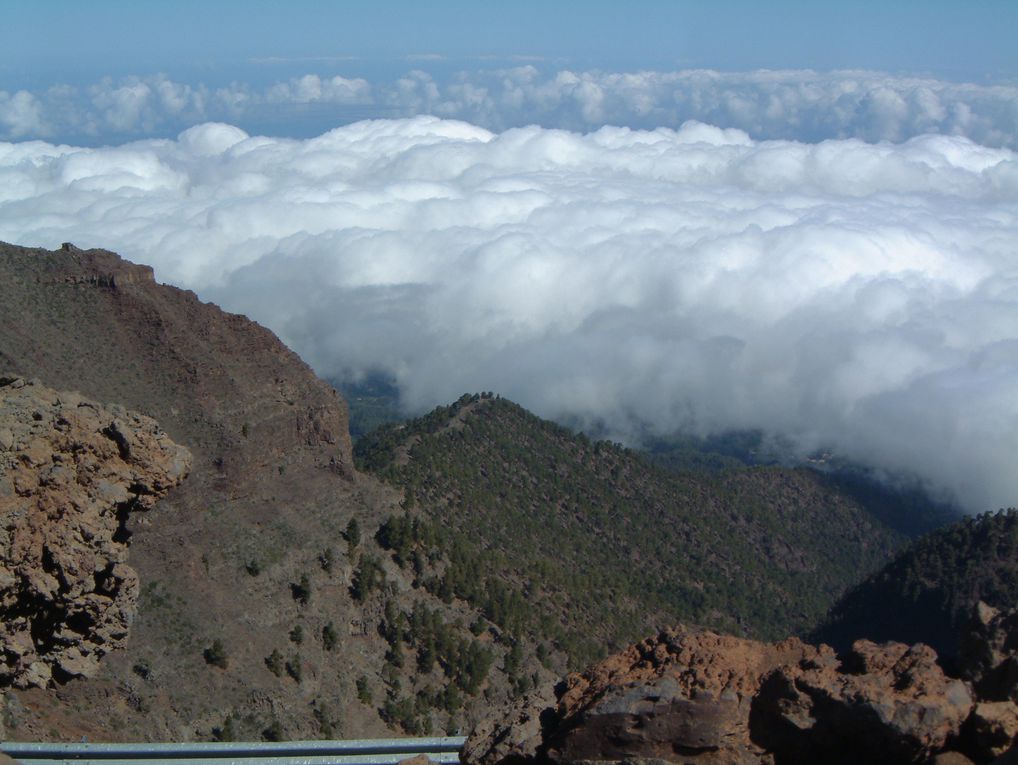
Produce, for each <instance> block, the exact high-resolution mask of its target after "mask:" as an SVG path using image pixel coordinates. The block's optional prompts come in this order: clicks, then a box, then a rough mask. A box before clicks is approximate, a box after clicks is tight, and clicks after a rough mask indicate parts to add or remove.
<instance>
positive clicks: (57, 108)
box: [0, 65, 1018, 148]
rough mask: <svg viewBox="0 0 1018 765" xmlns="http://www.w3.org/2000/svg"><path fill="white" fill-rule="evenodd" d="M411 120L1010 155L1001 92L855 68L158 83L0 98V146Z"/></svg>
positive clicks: (1011, 91)
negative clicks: (924, 141)
mask: <svg viewBox="0 0 1018 765" xmlns="http://www.w3.org/2000/svg"><path fill="white" fill-rule="evenodd" d="M422 114H432V115H437V116H440V117H444V118H450V119H460V120H466V121H469V122H471V123H472V124H476V125H481V126H483V127H485V128H487V129H490V130H496V131H503V130H505V129H507V128H510V127H520V126H525V125H531V124H536V125H541V126H542V127H547V128H562V129H568V130H576V131H581V132H587V131H590V130H595V129H597V128H599V127H601V126H603V125H625V126H628V127H631V128H641V129H653V128H656V127H672V128H677V127H679V126H680V125H682V123H683V122H685V121H686V120H689V119H695V120H698V121H701V122H707V123H710V124H713V125H719V126H721V127H733V128H738V129H740V130H744V131H746V132H748V133H749V134H750V135H751V136H752V137H753V138H755V139H771V138H787V139H794V140H801V141H810V142H814V141H819V140H823V139H827V138H860V139H863V140H865V141H871V142H873V141H894V142H900V141H904V140H906V139H908V138H911V137H915V136H918V135H922V134H925V133H940V134H944V135H959V136H965V137H967V138H970V139H972V140H973V141H975V142H976V143H980V144H983V145H987V146H1004V147H1009V148H1018V87H1015V86H1013V85H990V86H987V85H973V84H963V83H951V82H944V81H941V80H936V79H929V78H919V77H897V76H892V75H888V74H884V73H880V72H867V71H837V72H815V71H810V70H791V71H756V72H729V73H723V72H716V71H710V70H685V71H676V72H630V73H610V72H609V73H606V72H597V71H594V72H573V71H569V70H558V71H554V70H551V71H546V70H543V69H539V68H537V67H535V66H533V65H527V66H520V67H515V68H508V69H490V70H479V71H471V72H460V73H458V74H453V75H450V76H438V75H436V74H434V73H429V72H426V71H423V70H414V71H411V72H408V73H407V74H405V75H404V76H401V77H398V78H396V79H395V80H391V81H377V82H369V81H368V80H365V79H363V78H357V77H344V76H340V75H335V74H329V75H322V74H316V73H308V74H305V75H303V76H300V77H295V78H292V79H288V80H282V81H279V82H275V83H273V84H270V85H267V86H263V87H256V86H253V85H251V84H249V83H243V82H241V83H232V84H230V85H226V86H221V87H210V86H207V85H204V84H200V83H198V84H194V83H191V84H188V83H181V82H175V81H172V80H170V79H168V78H167V77H165V76H161V75H157V76H151V77H129V78H124V79H120V80H113V79H110V78H107V79H104V80H101V81H99V82H97V83H95V84H93V85H91V86H88V87H71V86H69V85H56V86H53V87H51V88H48V89H47V90H45V91H41V92H29V91H26V90H19V91H16V92H6V91H0V138H7V139H12V140H24V139H30V138H42V139H49V140H57V141H83V142H86V143H90V144H94V143H104V142H118V141H121V140H125V139H128V138H139V137H161V136H168V135H175V134H176V133H177V132H178V131H180V130H182V129H184V128H186V127H188V126H190V125H193V124H195V123H196V122H203V121H207V120H221V121H227V122H230V123H232V124H239V125H242V126H246V127H247V128H248V129H249V130H255V131H258V132H267V133H269V134H279V133H285V134H287V135H291V136H294V137H301V136H307V135H312V134H317V133H320V132H322V131H324V130H326V129H328V128H331V127H334V126H336V125H337V124H342V123H347V122H353V121H356V120H360V119H364V118H377V117H411V116H415V115H422ZM294 130H296V131H297V132H296V133H294V132H292V131H294Z"/></svg>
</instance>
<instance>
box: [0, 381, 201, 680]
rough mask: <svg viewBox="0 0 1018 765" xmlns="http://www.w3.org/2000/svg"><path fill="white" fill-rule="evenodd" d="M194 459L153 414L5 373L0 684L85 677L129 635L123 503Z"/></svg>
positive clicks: (179, 474)
mask: <svg viewBox="0 0 1018 765" xmlns="http://www.w3.org/2000/svg"><path fill="white" fill-rule="evenodd" d="M190 465H191V454H190V452H188V450H187V449H186V448H184V447H182V446H178V445H177V444H175V443H174V442H173V441H172V440H170V438H169V436H167V435H166V434H165V433H164V432H163V431H162V430H161V429H160V428H159V426H158V425H157V424H156V422H155V421H154V420H152V419H150V418H148V417H144V416H142V415H139V414H136V413H134V412H129V411H127V410H126V409H124V408H122V407H119V406H112V407H106V406H102V405H101V404H98V403H96V402H94V401H90V400H88V399H85V398H83V397H82V396H80V395H78V394H76V393H58V392H56V391H54V390H52V389H50V388H47V387H45V386H43V385H41V384H39V383H37V382H26V381H25V380H23V379H21V378H18V377H16V376H12V375H0V652H2V653H0V655H2V659H3V661H2V663H0V685H14V686H17V687H22V688H23V687H26V686H45V685H47V684H48V683H49V682H51V681H52V680H67V679H69V678H72V677H82V676H85V677H87V676H90V675H93V674H95V672H96V670H97V669H98V667H99V660H100V659H101V658H102V657H103V656H104V655H105V654H107V653H109V652H110V651H112V650H114V649H116V648H120V647H122V646H123V645H124V644H125V642H126V640H127V636H128V631H129V628H130V624H131V621H132V619H133V617H134V614H135V610H136V606H137V600H138V589H139V585H138V577H137V574H136V573H135V571H134V569H132V568H131V567H130V566H128V565H127V541H128V537H129V534H128V533H127V531H126V528H125V524H126V521H127V514H128V513H129V512H130V511H134V510H147V509H149V508H150V507H152V505H153V504H155V502H156V501H157V500H158V499H159V498H160V497H162V496H163V495H165V494H166V492H167V491H169V490H170V489H171V488H172V487H174V486H176V485H177V484H179V483H180V482H181V481H182V480H183V479H184V478H185V477H186V476H187V473H188V470H189V468H190Z"/></svg>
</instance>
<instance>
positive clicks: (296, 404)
mask: <svg viewBox="0 0 1018 765" xmlns="http://www.w3.org/2000/svg"><path fill="white" fill-rule="evenodd" d="M0 370H9V371H11V372H13V373H16V374H18V375H21V376H23V377H26V378H32V377H35V378H39V379H41V380H42V381H44V382H45V383H46V384H47V385H50V386H51V387H55V388H59V389H63V390H76V391H78V392H80V393H81V394H83V395H85V396H87V397H89V398H92V399H96V400H98V401H102V402H115V403H117V404H121V405H124V406H127V407H129V408H130V409H133V410H137V411H139V412H141V413H143V414H145V415H148V416H151V417H154V418H155V419H156V420H157V421H158V422H159V424H160V425H161V426H162V427H163V428H164V429H165V430H166V432H167V433H168V434H169V435H170V437H171V438H172V439H173V440H174V441H176V442H177V443H179V444H182V445H184V446H186V447H187V448H189V449H190V450H191V452H192V454H193V457H194V459H193V467H192V472H191V475H190V477H189V479H188V480H187V481H186V482H185V483H184V484H183V485H181V486H180V487H178V488H176V489H174V490H173V491H171V492H170V493H169V495H168V496H167V497H166V499H164V500H163V501H161V502H160V503H159V504H158V505H156V507H155V508H154V509H153V510H152V511H150V512H149V513H146V514H145V515H144V516H142V517H138V518H134V519H131V520H130V521H129V526H128V528H129V531H130V532H131V543H130V551H129V559H130V564H131V566H132V567H133V568H134V569H135V570H136V571H137V573H138V577H139V580H140V583H141V591H140V597H139V602H138V615H137V617H136V618H135V619H134V622H133V624H132V626H131V634H130V637H129V639H128V644H127V647H126V649H125V650H123V651H118V652H114V653H111V654H109V655H108V656H107V657H106V658H105V659H104V660H103V662H102V663H101V665H100V671H99V673H98V674H97V675H96V676H95V677H94V678H89V679H85V680H74V681H72V682H69V683H67V684H65V685H60V686H58V687H57V688H55V689H35V690H28V691H9V692H8V694H7V702H6V714H5V715H3V716H2V717H0V719H4V720H6V721H7V731H6V733H7V736H9V737H12V738H14V737H16V738H21V739H36V740H40V739H54V738H64V739H72V740H76V739H78V738H79V737H80V736H82V735H87V736H88V737H89V738H90V739H92V740H117V739H122V740H132V739H134V740H145V739H147V740H191V739H208V738H210V737H213V736H220V737H230V736H236V737H238V738H247V739H251V738H254V739H257V738H259V737H262V736H265V737H269V738H277V737H285V738H313V737H316V736H321V735H331V736H339V735H347V736H365V737H370V736H379V735H391V734H392V733H393V731H396V730H401V729H404V730H419V731H423V730H435V731H436V732H441V731H442V730H445V729H450V730H456V729H457V728H460V727H463V726H465V725H468V724H469V722H470V720H471V719H473V717H472V716H473V715H474V714H475V711H474V710H476V709H478V708H479V707H480V706H481V705H482V704H483V703H484V700H483V698H482V697H481V696H480V694H481V693H482V692H485V693H489V694H491V695H492V697H493V698H496V699H497V698H499V697H500V696H502V697H504V695H505V693H506V692H507V686H506V684H505V682H504V681H502V680H500V679H499V678H502V677H504V673H502V672H501V669H500V667H501V657H502V656H503V655H504V654H506V653H507V652H508V650H509V647H508V646H506V645H504V644H496V643H495V642H494V641H493V640H492V639H491V638H490V636H488V635H485V634H478V635H475V634H472V633H471V632H470V631H469V630H468V629H467V626H466V625H467V624H470V623H472V622H473V621H474V620H475V619H476V611H474V610H473V609H470V608H468V607H465V606H464V604H444V603H442V602H441V601H440V600H439V599H438V598H437V597H435V596H433V595H431V594H429V593H428V592H426V591H425V590H423V589H421V590H414V589H413V588H412V587H411V585H410V582H409V580H408V578H407V577H405V576H404V575H403V574H402V572H401V571H400V570H399V569H398V567H396V566H395V565H394V564H393V563H391V562H390V561H388V560H386V559H385V557H384V556H383V555H382V551H381V550H380V549H379V548H378V546H377V545H376V544H375V542H374V541H373V539H372V537H373V536H374V533H375V529H376V528H377V527H378V525H379V523H380V522H381V521H382V520H383V519H384V518H385V517H387V515H389V514H391V513H392V512H394V511H396V510H397V509H398V504H397V503H398V500H399V495H398V494H397V493H396V492H394V491H392V490H391V489H389V488H386V487H384V486H382V485H380V484H379V483H378V482H377V481H376V480H375V479H373V478H370V477H367V476H363V475H360V474H358V473H356V472H355V471H354V470H353V466H352V457H351V452H350V440H349V435H348V432H347V415H346V407H345V404H344V402H343V401H342V399H341V398H339V396H338V395H337V394H336V393H335V392H334V391H333V390H332V389H331V388H330V387H329V386H328V385H326V384H325V383H324V382H322V381H321V380H319V379H317V378H316V377H315V376H314V374H313V373H312V372H311V370H310V369H309V368H308V367H307V366H306V365H305V364H304V363H303V362H302V361H301V360H300V359H299V358H298V357H297V356H296V355H295V354H294V353H292V352H291V351H289V350H288V349H287V348H286V347H284V346H283V345H282V343H280V342H279V340H278V339H277V338H276V337H275V336H274V335H272V333H270V332H269V331H268V330H266V329H264V328H263V327H260V326H258V325H257V324H255V323H254V322H251V321H249V320H248V319H246V318H244V317H242V316H236V315H231V314H226V313H224V312H222V311H221V310H220V309H219V308H217V307H216V306H214V305H211V304H205V303H202V302H201V301H199V300H198V299H197V297H196V296H195V295H194V294H192V293H189V292H185V291H182V290H178V289H175V288H173V287H169V286H165V285H159V284H156V282H155V281H154V279H153V274H152V271H151V269H149V268H147V267H144V266H136V265H134V264H131V263H128V262H126V261H123V260H121V259H120V258H119V257H117V256H116V255H114V254H113V253H109V252H105V251H101V250H91V251H87V252H85V251H81V250H78V249H76V248H74V247H72V246H65V247H64V249H63V250H61V251H54V252H49V251H46V250H33V249H27V248H21V247H16V246H12V245H0ZM357 528H359V529H362V530H363V533H354V531H355V530H356V529H357ZM355 587H357V588H358V591H357V592H356V593H355V592H354V588H355ZM415 616H416V621H414V618H413V617H415ZM411 623H412V625H411ZM383 624H384V625H385V626H386V629H385V630H384V632H385V634H384V635H383V634H381V633H382V632H383V630H382V629H381V628H382V627H383ZM412 627H415V628H416V631H415V630H414V629H413V628H412ZM425 637H427V638H430V639H431V640H433V641H437V644H438V645H437V647H436V649H435V651H433V652H432V653H433V654H437V655H435V656H433V658H432V662H431V666H423V667H419V666H418V663H417V662H415V661H414V654H415V653H416V652H417V651H418V650H419V647H418V643H423V642H425ZM397 652H398V653H400V657H397V656H396V653H397ZM403 653H406V654H407V655H406V656H405V657H403V656H402V654H403ZM482 659H483V660H484V661H482ZM397 664H400V665H401V666H397ZM422 664H425V663H422ZM468 665H469V666H468ZM464 667H466V668H467V669H469V670H470V671H467V670H466V669H464ZM482 668H483V669H484V672H483V673H482V672H481V669H482ZM532 671H534V672H541V671H543V670H542V669H541V668H540V667H539V666H537V667H534V668H533V669H532ZM450 688H451V690H450ZM0 690H2V689H0ZM418 699H420V701H419V702H418Z"/></svg>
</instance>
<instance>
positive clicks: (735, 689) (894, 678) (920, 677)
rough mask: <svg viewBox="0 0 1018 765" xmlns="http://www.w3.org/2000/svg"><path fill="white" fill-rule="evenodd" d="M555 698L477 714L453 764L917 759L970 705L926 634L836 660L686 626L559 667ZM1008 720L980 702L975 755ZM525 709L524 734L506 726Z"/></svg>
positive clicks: (729, 764) (1000, 739) (1000, 745)
mask: <svg viewBox="0 0 1018 765" xmlns="http://www.w3.org/2000/svg"><path fill="white" fill-rule="evenodd" d="M556 695H557V699H556V700H555V702H554V705H551V704H549V703H547V700H545V701H542V702H541V703H540V704H537V705H531V706H530V707H529V709H528V708H527V707H526V706H525V705H524V706H523V707H520V708H516V709H514V710H513V713H512V714H511V715H510V716H508V717H506V716H502V717H499V718H498V721H497V722H494V723H492V722H491V721H488V722H486V723H484V724H483V725H482V726H480V727H479V728H478V729H477V730H475V731H474V734H473V735H472V736H471V737H470V739H469V740H468V742H467V746H466V748H465V749H464V752H463V761H464V762H465V763H470V764H471V765H474V764H475V763H476V765H497V764H498V763H521V762H534V763H546V762H558V763H570V764H572V765H575V764H576V763H585V762H606V761H611V762H616V763H617V762H622V761H634V762H635V761H641V762H648V761H651V760H657V761H663V762H669V763H709V764H710V765H764V764H765V763H766V764H772V763H779V764H780V765H798V764H799V763H804V764H805V763H817V762H824V763H860V762H881V763H912V762H924V761H927V760H929V759H931V758H932V757H933V756H934V755H936V754H938V753H940V752H942V751H943V750H945V749H946V748H947V745H948V743H951V744H952V745H955V744H958V743H959V742H960V738H959V734H960V732H961V730H962V725H963V723H965V721H966V719H967V718H969V715H970V712H971V711H972V709H973V699H972V696H971V693H970V691H969V689H968V686H967V685H966V684H965V682H964V681H962V680H958V679H952V678H949V677H947V676H946V675H945V674H944V672H943V670H942V669H941V667H940V666H939V665H938V664H937V656H936V653H935V652H934V651H933V650H932V649H931V648H929V647H928V646H925V645H921V644H917V645H914V646H906V645H903V644H900V643H888V644H884V645H877V644H874V643H870V642H867V641H859V642H857V643H856V644H855V645H854V646H853V648H852V651H851V652H850V653H849V654H847V655H846V656H844V657H842V658H841V660H840V661H839V657H838V656H836V655H835V653H834V651H833V649H831V648H830V647H828V646H819V647H814V646H810V645H807V644H804V643H802V642H801V641H799V640H796V639H789V640H785V641H782V642H780V643H773V644H767V643H760V642H756V641H753V640H745V639H741V638H736V637H730V636H725V635H718V634H715V633H713V632H708V631H704V630H697V629H691V628H685V627H678V628H675V629H671V630H667V631H665V632H663V633H661V634H660V635H658V636H657V637H655V638H651V639H648V640H645V641H643V642H641V643H638V644H636V645H634V646H631V647H630V648H628V649H626V650H625V651H623V652H621V653H619V654H617V655H615V656H612V657H610V658H608V659H605V660H604V661H602V662H601V663H599V664H597V665H595V666H594V667H591V668H590V669H588V670H587V671H585V672H583V673H580V674H573V675H570V676H569V677H567V678H566V680H565V682H564V683H562V684H560V686H559V687H558V689H557V694H556ZM1007 717H1008V715H1007V710H999V709H997V708H992V709H990V708H987V709H986V710H985V713H984V714H983V715H982V716H981V717H980V718H979V719H981V720H983V725H982V728H980V731H981V736H982V738H981V739H980V740H981V741H983V742H985V746H984V747H983V750H982V754H978V755H975V756H976V757H977V758H981V759H983V760H985V759H988V758H990V757H992V756H994V755H995V754H997V753H999V752H1001V751H1003V750H1004V749H1005V748H1006V747H1007V746H1008V744H1009V740H1007V738H1006V731H1007V730H1008V723H1007ZM523 719H526V720H528V721H529V724H530V727H529V729H528V730H527V731H526V733H525V734H524V733H518V732H517V731H515V730H514V723H516V722H517V721H519V720H523ZM535 719H540V720H541V724H540V725H535V724H534V722H533V721H534V720H535ZM952 748H955V749H958V748H962V747H959V746H952ZM965 751H966V755H971V754H972V752H970V751H968V749H966V750H965ZM959 756H962V755H959Z"/></svg>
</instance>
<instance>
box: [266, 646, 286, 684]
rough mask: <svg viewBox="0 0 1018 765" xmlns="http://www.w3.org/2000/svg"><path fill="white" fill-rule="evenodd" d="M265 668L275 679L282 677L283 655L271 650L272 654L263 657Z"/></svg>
mask: <svg viewBox="0 0 1018 765" xmlns="http://www.w3.org/2000/svg"><path fill="white" fill-rule="evenodd" d="M265 666H266V667H268V668H269V672H271V673H272V674H274V675H275V676H276V677H282V676H283V654H281V653H280V652H279V651H278V650H276V649H273V651H272V653H270V654H269V655H268V656H266V657H265Z"/></svg>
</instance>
